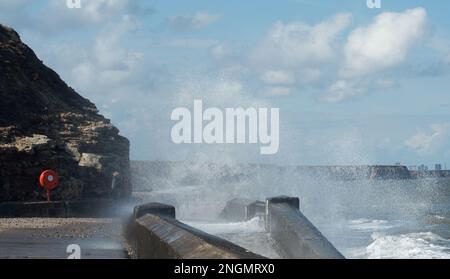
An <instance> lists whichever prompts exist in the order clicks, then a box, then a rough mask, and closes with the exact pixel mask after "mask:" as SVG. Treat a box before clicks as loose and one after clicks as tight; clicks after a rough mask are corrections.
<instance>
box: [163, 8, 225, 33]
mask: <svg viewBox="0 0 450 279" xmlns="http://www.w3.org/2000/svg"><path fill="white" fill-rule="evenodd" d="M219 18H220V16H219V15H216V14H210V13H207V12H197V13H195V14H192V15H176V16H171V17H169V18H168V21H169V24H170V26H172V27H173V28H175V29H176V30H179V31H187V30H196V29H200V28H203V27H206V26H208V25H210V24H211V23H213V22H215V21H217V20H218V19H219Z"/></svg>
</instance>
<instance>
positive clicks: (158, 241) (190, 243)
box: [126, 203, 264, 259]
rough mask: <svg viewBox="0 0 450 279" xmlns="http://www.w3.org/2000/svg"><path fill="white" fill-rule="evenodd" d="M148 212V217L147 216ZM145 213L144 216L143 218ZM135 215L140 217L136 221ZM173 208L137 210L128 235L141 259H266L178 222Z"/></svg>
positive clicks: (161, 206)
mask: <svg viewBox="0 0 450 279" xmlns="http://www.w3.org/2000/svg"><path fill="white" fill-rule="evenodd" d="M144 213H145V214H144ZM141 214H143V215H141ZM134 216H136V217H138V218H136V219H135V218H134ZM174 216H175V211H174V208H173V207H172V206H169V205H164V204H158V203H151V204H146V205H141V206H138V207H136V208H135V210H134V214H133V217H132V219H134V220H131V222H130V224H129V228H128V232H127V233H126V235H127V238H128V241H129V243H130V245H131V246H132V250H133V252H132V256H133V258H138V259H263V258H264V257H262V256H260V255H257V254H254V253H252V252H249V251H247V250H246V249H244V248H242V247H240V246H237V245H235V244H233V243H231V242H229V241H226V240H224V239H221V238H219V237H216V236H213V235H209V234H207V233H205V232H203V231H200V230H198V229H195V228H193V227H190V226H188V225H186V224H184V223H181V222H179V221H177V220H175V219H174V218H173V217H174Z"/></svg>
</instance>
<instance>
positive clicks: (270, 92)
mask: <svg viewBox="0 0 450 279" xmlns="http://www.w3.org/2000/svg"><path fill="white" fill-rule="evenodd" d="M289 94H291V88H289V87H282V86H275V87H270V88H268V89H267V90H266V91H265V92H264V95H265V96H266V97H283V96H288V95H289Z"/></svg>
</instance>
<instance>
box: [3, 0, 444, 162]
mask: <svg viewBox="0 0 450 279" xmlns="http://www.w3.org/2000/svg"><path fill="white" fill-rule="evenodd" d="M65 2H66V1H65V0H48V1H37V0H36V1H31V0H15V1H14V0H0V22H1V23H3V24H6V25H9V26H11V27H13V28H15V29H16V30H17V31H18V32H19V33H20V34H21V36H22V39H23V40H24V41H25V42H26V43H27V44H28V45H30V46H31V47H32V48H33V49H34V50H35V52H36V53H37V55H38V56H39V57H40V58H41V59H42V60H43V61H44V63H45V64H46V65H48V66H50V67H51V68H53V69H55V70H56V71H57V72H58V73H59V74H60V75H61V77H62V78H63V79H64V80H65V81H66V82H67V83H68V84H69V85H70V86H72V87H73V88H75V89H76V90H77V91H78V92H79V93H80V94H81V95H83V96H85V97H87V98H89V99H90V100H92V101H93V102H95V103H96V104H97V106H98V108H99V109H100V111H101V113H103V114H104V115H105V116H107V117H108V118H111V119H112V121H113V123H114V124H116V125H117V126H118V127H119V129H120V130H121V133H122V134H123V135H125V136H127V137H128V138H129V139H130V140H131V142H132V147H131V156H132V159H169V160H192V159H199V160H212V161H231V162H241V161H242V162H244V161H252V162H254V161H256V162H270V163H279V164H308V165H321V164H394V163H396V162H401V163H403V164H405V165H417V164H420V163H425V164H428V165H430V166H431V165H433V164H434V163H442V164H446V163H447V162H448V166H449V167H450V149H449V147H450V117H449V116H450V113H449V112H450V95H449V94H450V92H449V90H448V88H450V75H449V74H450V17H448V11H449V10H450V2H449V1H440V0H426V1H425V0H423V1H418V0H417V1H406V0H404V1H403V0H395V1H394V0H382V3H381V4H382V7H381V8H380V9H369V8H368V7H367V5H366V1H365V0H341V1H319V0H286V1H235V0H231V1H204V0H202V1H200V0H198V1H136V0H134V1H131V0H84V1H83V0H81V8H80V9H68V8H67V7H66V3H65ZM194 98H202V99H203V100H204V103H205V104H206V105H207V106H217V107H230V106H231V107H250V106H268V107H279V108H280V117H281V120H280V121H281V122H280V125H281V130H280V137H281V139H280V150H279V152H278V154H276V155H272V156H261V155H260V154H259V152H258V150H259V146H255V145H175V144H173V143H172V142H171V140H170V130H171V128H172V125H173V124H174V123H173V122H171V121H170V113H171V111H172V110H173V109H174V108H175V107H178V106H186V107H191V106H192V104H193V100H194Z"/></svg>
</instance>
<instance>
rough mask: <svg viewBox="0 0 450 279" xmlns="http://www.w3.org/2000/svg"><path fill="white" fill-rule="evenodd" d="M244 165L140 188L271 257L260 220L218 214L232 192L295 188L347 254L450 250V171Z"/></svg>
mask: <svg viewBox="0 0 450 279" xmlns="http://www.w3.org/2000/svg"><path fill="white" fill-rule="evenodd" d="M205 171H206V170H205ZM245 173H246V175H244V176H240V178H239V179H227V180H225V181H224V180H223V179H207V180H206V181H205V180H195V182H196V183H191V184H189V183H186V182H193V181H194V180H192V179H191V180H189V179H188V180H186V179H185V178H184V177H182V176H183V175H181V176H177V177H173V176H172V175H169V177H168V178H167V179H163V180H162V179H160V180H159V181H158V183H156V184H155V183H153V184H152V187H151V188H150V187H149V188H148V189H145V187H140V188H139V189H138V190H137V191H136V192H135V195H136V196H138V197H140V198H142V199H143V200H145V201H158V202H165V203H169V204H172V205H174V206H175V207H176V211H177V218H178V219H180V220H181V221H183V222H186V223H188V224H190V225H192V226H194V227H197V228H199V229H202V230H205V231H206V232H208V233H211V234H214V235H218V236H221V237H223V238H225V239H228V240H230V241H233V242H235V243H237V244H238V245H241V246H243V247H245V248H247V249H249V250H251V251H253V252H256V253H260V254H262V255H264V256H267V257H270V258H278V257H279V255H278V254H277V252H276V251H274V250H273V248H272V247H271V245H270V241H268V240H269V239H268V235H267V234H266V233H265V231H264V225H263V221H262V220H259V219H257V218H256V219H253V220H250V221H247V222H237V223H228V222H223V221H220V220H219V219H218V216H219V214H220V211H221V210H222V209H223V208H224V206H225V204H226V202H227V201H228V200H230V199H232V198H235V197H244V198H250V199H257V200H265V198H267V197H271V196H278V195H289V196H297V197H299V198H300V210H301V211H302V212H303V214H305V216H306V217H308V218H309V219H310V220H311V222H312V223H313V224H314V225H315V226H316V227H317V228H318V229H319V230H320V231H321V232H322V233H323V234H324V235H325V236H326V237H327V238H328V239H329V240H330V242H331V243H333V245H335V247H336V248H337V249H338V250H339V251H340V252H341V253H342V254H344V256H345V257H346V258H370V259H384V258H388V259H391V258H401V259H405V258H407V259H409V258H427V259H428V258H435V259H441V258H450V179H449V178H421V179H405V180H394V179H391V180H380V179H377V180H373V179H354V180H334V179H330V178H329V177H317V176H316V175H314V176H308V175H304V174H301V175H300V174H298V173H296V172H289V171H285V170H284V171H280V169H267V168H265V169H260V170H253V171H252V172H251V174H248V172H245ZM208 175H210V174H209V173H205V175H204V176H203V177H206V176H208ZM180 181H182V182H180Z"/></svg>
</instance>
